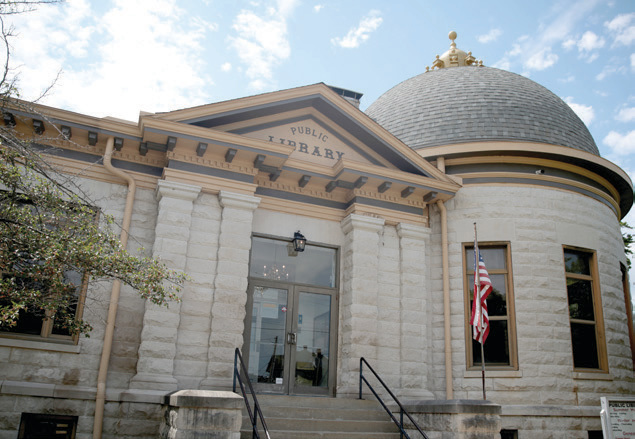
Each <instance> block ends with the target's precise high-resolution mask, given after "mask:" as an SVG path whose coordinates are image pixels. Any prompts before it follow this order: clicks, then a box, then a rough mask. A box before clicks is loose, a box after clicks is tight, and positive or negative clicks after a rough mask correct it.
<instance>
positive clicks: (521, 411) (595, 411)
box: [501, 398, 601, 418]
mask: <svg viewBox="0 0 635 439" xmlns="http://www.w3.org/2000/svg"><path fill="white" fill-rule="evenodd" d="M502 409H503V410H502V413H501V416H556V417H574V418H575V417H590V418H595V417H598V418H599V417H600V410H601V407H600V401H599V398H598V405H597V406H585V407H580V406H561V405H539V406H538V405H536V406H534V405H503V406H502Z"/></svg>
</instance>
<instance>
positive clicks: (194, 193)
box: [156, 180, 201, 201]
mask: <svg viewBox="0 0 635 439" xmlns="http://www.w3.org/2000/svg"><path fill="white" fill-rule="evenodd" d="M200 192H201V187H200V186H194V185H191V184H186V183H179V182H178V181H170V180H159V182H158V184H157V190H156V197H157V200H158V201H161V198H163V197H168V198H177V199H180V200H185V201H194V200H196V197H198V194H199V193H200Z"/></svg>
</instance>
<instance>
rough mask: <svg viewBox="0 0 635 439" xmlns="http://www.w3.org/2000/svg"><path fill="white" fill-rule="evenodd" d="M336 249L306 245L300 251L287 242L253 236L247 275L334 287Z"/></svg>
mask: <svg viewBox="0 0 635 439" xmlns="http://www.w3.org/2000/svg"><path fill="white" fill-rule="evenodd" d="M336 261H337V251H336V249H333V248H327V247H321V246H317V245H311V244H307V245H306V247H305V249H304V251H303V252H296V251H294V250H293V245H292V244H291V242H289V241H282V240H276V239H271V238H265V237H260V236H254V237H253V240H252V245H251V261H250V264H249V276H250V277H253V278H259V279H268V280H272V281H282V282H292V283H296V284H306V285H315V286H321V287H329V288H334V287H335V285H336V273H337V270H336V267H337V264H336Z"/></svg>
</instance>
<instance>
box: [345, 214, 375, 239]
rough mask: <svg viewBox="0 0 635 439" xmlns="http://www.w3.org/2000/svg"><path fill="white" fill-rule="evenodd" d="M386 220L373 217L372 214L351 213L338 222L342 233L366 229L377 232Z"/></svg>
mask: <svg viewBox="0 0 635 439" xmlns="http://www.w3.org/2000/svg"><path fill="white" fill-rule="evenodd" d="M385 222H386V221H385V220H384V219H383V218H375V217H372V216H366V215H358V214H355V213H351V214H350V215H348V216H347V217H346V218H344V219H343V220H342V222H341V223H340V224H341V226H342V231H343V232H344V234H348V233H350V232H351V231H353V230H366V231H368V232H376V233H377V232H379V231H380V230H381V228H382V227H383V226H384V223H385Z"/></svg>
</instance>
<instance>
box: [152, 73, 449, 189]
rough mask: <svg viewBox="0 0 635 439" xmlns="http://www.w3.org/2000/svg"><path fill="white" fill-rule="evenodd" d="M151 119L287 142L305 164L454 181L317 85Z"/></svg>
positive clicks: (200, 107) (331, 92)
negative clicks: (348, 165)
mask: <svg viewBox="0 0 635 439" xmlns="http://www.w3.org/2000/svg"><path fill="white" fill-rule="evenodd" d="M152 117H153V118H156V119H161V120H165V121H172V122H178V123H184V124H189V125H194V126H197V127H202V128H209V129H212V130H218V131H222V132H226V133H232V134H239V135H241V136H245V137H249V138H252V139H259V140H263V141H267V142H270V143H278V144H283V145H288V146H292V147H293V148H294V150H293V152H292V153H291V155H290V158H293V159H296V160H298V161H304V162H307V163H309V164H311V163H313V164H316V165H320V166H331V167H332V166H335V164H336V163H337V161H338V160H339V159H341V158H344V159H346V160H347V161H354V162H359V163H365V164H368V165H370V166H379V167H385V168H389V169H395V170H400V171H402V172H407V173H411V174H415V175H419V176H424V177H428V178H432V179H435V180H440V181H442V182H446V183H453V182H452V180H451V179H449V178H448V177H447V176H446V175H445V174H443V173H442V172H440V171H439V170H438V169H437V168H436V167H434V166H432V165H431V164H430V163H428V162H427V161H426V160H425V159H423V158H422V157H421V156H420V155H418V154H417V153H416V152H414V151H412V150H411V149H410V148H409V147H408V146H406V145H405V144H403V143H402V142H401V141H399V140H398V139H397V138H396V137H394V136H392V135H391V134H390V133H389V132H388V131H386V130H385V129H384V128H382V127H381V126H379V125H378V124H376V123H375V122H374V121H372V120H371V119H370V118H369V117H368V116H366V115H365V114H364V113H363V112H361V111H360V110H359V109H357V108H356V107H355V106H354V105H352V104H351V103H350V102H348V101H346V100H345V99H343V98H342V97H340V96H339V95H338V94H336V93H335V92H334V91H333V90H331V89H330V88H329V87H328V86H326V85H325V84H322V83H319V84H314V85H309V86H305V87H299V88H294V89H289V90H283V91H278V92H272V93H265V94H261V95H256V96H251V97H246V98H240V99H236V100H232V101H226V102H220V103H215V104H209V105H203V106H199V107H194V108H188V109H183V110H177V111H173V112H170V113H161V114H156V115H153V116H152Z"/></svg>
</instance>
